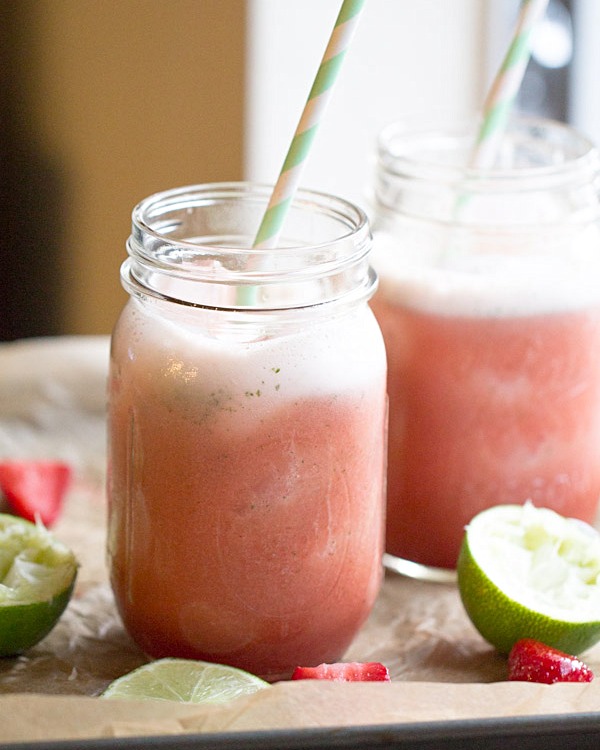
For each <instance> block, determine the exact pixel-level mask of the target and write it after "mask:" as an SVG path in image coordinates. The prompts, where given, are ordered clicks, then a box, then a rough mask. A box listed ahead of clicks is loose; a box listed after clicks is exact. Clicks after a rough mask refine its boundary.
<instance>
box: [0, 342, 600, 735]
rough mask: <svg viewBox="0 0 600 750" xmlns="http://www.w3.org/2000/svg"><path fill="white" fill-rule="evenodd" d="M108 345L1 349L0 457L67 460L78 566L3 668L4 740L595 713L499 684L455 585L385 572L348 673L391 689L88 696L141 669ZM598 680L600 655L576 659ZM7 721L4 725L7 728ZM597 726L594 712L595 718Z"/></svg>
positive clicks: (520, 686) (536, 689)
mask: <svg viewBox="0 0 600 750" xmlns="http://www.w3.org/2000/svg"><path fill="white" fill-rule="evenodd" d="M108 348H109V342H108V338H107V337H65V338H48V339H38V340H27V341H22V342H15V343H9V344H3V345H0V457H30V458H42V457H46V458H52V457H60V458H63V459H65V460H68V461H69V462H70V463H71V465H72V466H73V468H74V471H75V480H74V483H73V486H72V488H71V490H70V492H69V495H68V498H67V502H66V507H65V512H64V514H63V516H62V517H61V519H60V520H59V521H58V523H57V524H56V525H55V527H54V528H53V531H54V533H55V534H56V535H57V536H58V537H59V538H60V539H61V540H62V541H64V542H65V543H66V544H68V545H69V546H70V547H72V549H73V550H74V551H75V553H76V555H77V557H78V560H79V562H80V570H79V575H78V581H77V586H76V590H75V594H74V596H73V598H72V600H71V602H70V604H69V606H68V608H67V610H66V612H65V614H64V615H63V617H62V618H61V620H60V621H59V623H58V624H57V626H56V627H55V628H54V630H53V631H52V632H51V633H50V634H49V635H48V636H47V637H46V638H45V639H44V640H43V641H41V642H40V643H39V644H38V645H37V646H35V647H34V648H33V649H31V650H30V651H28V652H27V653H26V654H23V655H22V656H18V657H15V658H8V659H2V660H0V715H2V717H3V719H2V724H1V725H0V741H4V742H8V741H24V740H35V739H40V740H41V739H46V740H47V739H51V738H54V739H69V738H71V739H74V738H82V737H106V736H125V735H138V736H140V735H147V734H178V733H182V732H200V731H202V732H206V731H211V732H215V731H234V730H235V731H243V730H251V729H275V728H279V729H281V728H291V727H303V726H336V725H339V726H343V725H356V724H358V725H363V724H364V725H366V724H378V723H387V722H391V723H400V722H407V721H435V720H446V719H454V718H456V719H459V718H479V717H487V716H513V715H515V716H516V715H537V714H546V713H565V712H567V713H568V712H573V711H575V712H577V711H586V712H587V711H595V710H596V708H597V707H598V708H600V680H599V681H598V682H597V683H595V682H594V683H591V684H587V685H565V684H563V685H553V686H541V685H533V684H527V683H508V682H506V681H505V678H506V661H505V659H504V658H503V657H501V656H499V655H498V654H497V653H496V652H495V651H494V650H493V649H492V648H491V647H490V646H489V645H488V644H486V643H485V642H484V641H483V640H482V638H481V637H480V636H479V634H478V633H477V632H476V631H475V630H474V629H473V627H472V625H471V624H470V622H469V621H468V619H467V617H466V614H465V613H464V610H463V608H462V605H461V603H460V600H459V596H458V592H457V590H456V587H455V586H454V585H452V584H436V583H428V582H422V581H416V580H412V579H409V578H404V577H401V576H398V575H396V574H393V573H388V574H387V576H386V579H385V582H384V585H383V588H382V591H381V594H380V596H379V599H378V601H377V603H376V606H375V608H374V611H373V613H372V615H371V617H370V618H369V620H368V622H367V623H366V625H365V626H364V627H363V629H362V631H361V632H360V633H359V635H358V636H357V638H356V639H355V641H354V643H353V644H352V647H351V648H350V650H349V652H348V653H347V654H346V657H345V658H346V659H347V660H356V661H382V662H383V663H385V664H386V665H387V666H388V668H389V669H390V673H391V676H392V680H393V682H392V684H391V685H389V684H379V685H375V684H370V685H369V684H362V685H361V684H354V685H344V684H331V683H328V684H323V683H314V682H310V681H306V682H303V683H280V684H278V685H276V686H274V687H272V688H269V689H267V690H266V691H263V692H261V693H258V694H256V695H254V696H250V697H248V698H244V699H239V700H238V701H235V702H234V703H232V704H230V705H226V706H217V707H213V706H208V707H207V706H187V705H180V704H172V703H160V704H156V703H151V704H148V703H137V702H123V701H106V700H103V699H99V698H97V697H96V696H98V694H99V693H100V692H101V691H102V690H103V689H104V688H105V687H106V686H107V685H108V684H109V683H110V682H111V681H112V680H113V679H115V678H116V677H119V676H120V675H122V674H125V673H126V672H128V671H130V670H132V669H134V668H135V667H137V666H139V665H140V664H143V663H144V662H146V661H147V659H146V657H145V656H144V654H142V653H141V652H140V651H139V649H138V648H137V647H136V646H135V644H133V642H132V641H131V640H130V639H129V637H128V636H127V634H126V633H125V631H124V630H123V627H122V625H121V622H120V620H119V617H118V614H117V612H116V610H115V606H114V602H113V598H112V594H111V591H110V587H109V585H108V581H107V573H106V568H105V559H104V533H105V513H106V504H105V496H104V468H105V441H106V434H105V432H106V429H105V383H106V372H107V366H108ZM584 658H585V661H586V663H588V664H589V666H591V668H592V669H595V670H596V673H597V674H599V675H600V646H599V647H595V648H594V649H591V650H590V651H589V652H587V654H585V655H584ZM5 717H6V718H5ZM599 720H600V713H599Z"/></svg>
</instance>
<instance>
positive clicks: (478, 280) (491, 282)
mask: <svg viewBox="0 0 600 750" xmlns="http://www.w3.org/2000/svg"><path fill="white" fill-rule="evenodd" d="M528 239H529V245H528V246H525V247H524V246H523V245H524V242H525V241H522V242H518V241H517V242H516V243H515V242H512V244H510V241H509V240H507V239H506V237H505V238H504V239H502V238H501V237H494V235H493V234H491V233H490V234H489V235H488V236H485V237H482V235H481V234H480V235H479V236H478V237H477V238H472V237H471V238H470V239H467V238H466V235H465V236H463V237H462V238H461V240H460V241H459V240H457V239H455V240H454V241H450V240H449V239H448V235H447V234H446V231H445V229H444V228H443V227H442V226H432V227H430V228H429V231H428V233H427V236H426V237H425V236H424V235H423V233H422V232H421V231H419V232H416V231H414V232H411V230H410V229H409V228H408V227H406V228H403V230H402V234H401V235H400V234H396V235H391V234H389V233H386V232H375V239H374V248H373V265H374V266H375V268H376V270H377V272H378V274H379V284H380V290H381V291H380V294H382V295H385V296H386V297H387V298H388V299H392V300H394V301H396V302H397V303H398V304H403V305H408V306H410V307H414V308H418V309H422V310H427V311H430V312H435V313H440V314H447V315H450V314H456V315H474V316H491V315H493V316H512V315H523V314H525V315H530V314H536V313H537V314H539V313H546V312H555V311H566V310H576V309H581V308H585V307H589V306H593V305H600V229H599V228H598V227H597V226H596V225H590V226H588V227H586V228H585V229H581V231H580V232H578V233H577V234H576V235H574V234H572V233H565V235H564V237H561V236H560V235H559V236H557V235H551V234H550V233H548V234H546V235H545V236H544V235H543V234H542V233H541V232H540V236H539V238H538V239H537V241H536V240H533V239H532V238H531V237H530V238H528ZM468 242H470V244H467V243H468ZM476 243H477V244H476Z"/></svg>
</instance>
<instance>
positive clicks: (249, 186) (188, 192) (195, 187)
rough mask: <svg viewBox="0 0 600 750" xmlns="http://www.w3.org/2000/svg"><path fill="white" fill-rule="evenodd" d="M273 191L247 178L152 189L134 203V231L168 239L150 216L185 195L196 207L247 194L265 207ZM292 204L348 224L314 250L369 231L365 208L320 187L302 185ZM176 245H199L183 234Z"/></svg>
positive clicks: (230, 248) (228, 248) (261, 250)
mask: <svg viewBox="0 0 600 750" xmlns="http://www.w3.org/2000/svg"><path fill="white" fill-rule="evenodd" d="M272 191H273V185H269V184H267V183H259V182H252V181H244V180H239V181H228V182H210V183H197V184H190V185H185V186H182V187H176V188H170V189H167V190H163V191H160V192H157V193H153V194H152V195H150V196H148V197H146V198H144V199H143V200H141V201H140V202H139V203H137V205H136V206H134V208H133V211H132V214H131V217H132V225H133V230H134V233H135V232H136V230H137V231H143V232H144V233H146V234H148V235H150V236H152V237H154V238H155V239H157V240H169V239H170V238H169V236H168V235H166V234H165V233H163V232H161V231H158V230H157V229H156V228H155V227H153V226H152V224H151V223H150V222H149V221H148V219H149V218H151V217H153V216H154V217H158V216H160V215H161V214H163V213H165V212H166V211H167V210H172V209H173V208H176V207H177V205H178V204H180V203H181V201H182V200H183V199H184V198H185V203H186V206H187V207H188V208H193V207H200V206H203V205H208V204H215V203H218V202H219V201H229V200H232V199H235V198H242V197H245V198H248V197H250V196H254V198H255V199H257V200H258V202H260V203H264V207H265V208H266V205H267V202H268V200H269V198H270V196H271V193H272ZM292 207H293V208H296V209H297V208H302V210H307V211H308V210H312V211H314V210H315V208H319V209H321V210H322V211H323V212H324V213H327V214H329V215H330V216H331V217H332V218H334V219H338V221H339V223H340V225H341V224H345V225H346V226H347V231H345V232H343V233H341V234H340V235H339V236H337V237H336V238H334V239H333V240H327V241H324V242H320V243H316V244H313V245H310V248H311V250H312V251H314V250H315V249H318V248H319V247H320V246H323V247H325V246H330V245H331V244H332V242H333V243H335V242H338V241H344V240H346V239H347V238H348V237H349V236H351V235H353V234H359V233H361V232H363V231H366V232H367V233H368V232H369V221H368V217H367V214H366V213H365V211H364V210H363V209H362V208H360V207H359V206H357V205H356V204H354V203H351V202H350V201H349V200H346V199H345V198H341V197H339V196H335V195H331V194H329V193H325V192H321V191H318V190H312V189H308V188H299V189H298V190H297V191H296V193H295V195H294V196H293V198H292V200H291V203H290V208H292ZM260 217H262V213H260V214H259V218H260ZM177 245H181V246H183V247H189V248H197V247H198V244H197V243H195V242H192V241H189V240H183V239H180V238H178V239H177ZM202 247H203V248H206V249H212V250H215V251H219V252H222V251H224V252H227V253H228V254H229V253H232V254H243V255H244V256H247V255H248V254H249V253H252V254H254V253H256V254H257V255H264V254H265V253H272V252H277V251H278V250H280V249H281V250H284V251H286V250H294V251H298V250H300V251H302V249H303V248H305V247H306V244H301V243H298V244H297V245H293V244H286V245H285V246H283V247H278V246H276V247H274V248H269V249H267V250H265V249H264V248H249V247H242V248H240V247H237V246H233V245H232V246H228V245H223V244H214V245H211V244H210V243H204V242H203V243H202Z"/></svg>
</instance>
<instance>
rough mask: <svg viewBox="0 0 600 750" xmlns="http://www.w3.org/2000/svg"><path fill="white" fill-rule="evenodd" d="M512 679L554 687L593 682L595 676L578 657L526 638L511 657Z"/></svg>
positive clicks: (511, 652) (509, 656)
mask: <svg viewBox="0 0 600 750" xmlns="http://www.w3.org/2000/svg"><path fill="white" fill-rule="evenodd" d="M508 679H509V680H518V681H521V682H543V683H545V684H547V685H550V684H552V683H553V682H591V681H592V680H593V679H594V673H593V672H592V670H591V669H590V668H589V667H588V666H586V665H585V664H584V663H583V662H582V661H580V660H579V659H578V658H577V657H576V656H570V655H569V654H565V653H563V652H562V651H558V649H555V648H552V647H551V646H546V644H544V643H540V642H539V641H534V640H533V639H531V638H523V639H522V640H520V641H517V642H516V643H515V645H514V646H513V647H512V649H511V651H510V654H509V655H508Z"/></svg>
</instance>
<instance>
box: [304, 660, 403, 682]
mask: <svg viewBox="0 0 600 750" xmlns="http://www.w3.org/2000/svg"><path fill="white" fill-rule="evenodd" d="M292 680H335V681H336V682H390V673H389V671H388V668H387V667H385V666H384V665H383V664H380V663H379V662H376V661H372V662H364V663H361V662H338V663H336V664H319V666H318V667H296V669H295V670H294V673H293V674H292Z"/></svg>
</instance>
